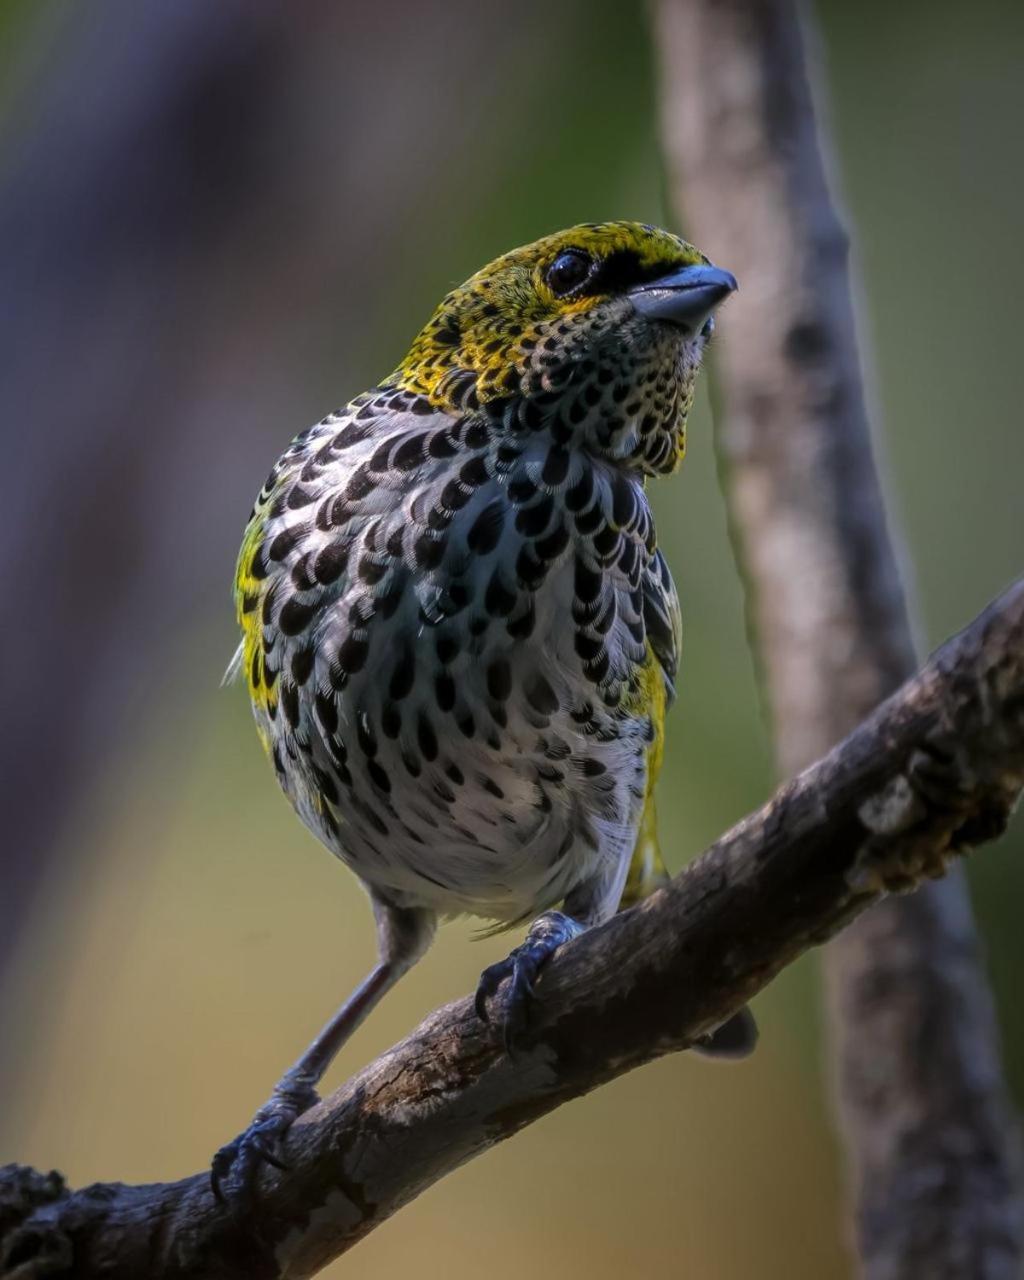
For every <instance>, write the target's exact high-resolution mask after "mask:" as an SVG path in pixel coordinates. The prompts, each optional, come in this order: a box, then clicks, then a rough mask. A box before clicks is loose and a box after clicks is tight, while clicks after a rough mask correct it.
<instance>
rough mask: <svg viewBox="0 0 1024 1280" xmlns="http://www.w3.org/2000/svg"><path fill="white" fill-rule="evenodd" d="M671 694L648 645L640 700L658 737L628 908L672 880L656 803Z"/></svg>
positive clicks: (626, 895)
mask: <svg viewBox="0 0 1024 1280" xmlns="http://www.w3.org/2000/svg"><path fill="white" fill-rule="evenodd" d="M667 703H668V696H667V691H666V688H665V674H664V672H663V670H662V667H661V663H660V662H659V661H658V659H657V657H656V656H655V654H654V652H653V650H652V649H650V648H648V661H647V664H646V666H645V667H644V670H643V673H642V674H641V677H640V682H639V685H638V688H637V694H636V704H637V706H638V707H639V706H642V707H643V708H644V709H646V710H647V712H648V714H649V715H650V717H651V722H652V723H653V725H654V738H653V740H652V741H651V745H650V746H649V747H648V748H647V795H646V798H645V800H644V811H643V816H642V817H641V819H640V829H639V831H638V832H637V838H636V845H635V847H634V849H633V858H632V861H631V862H630V864H629V875H628V876H627V878H626V887H625V888H624V889H623V891H622V898H621V900H620V902H619V909H620V910H624V909H625V908H626V907H631V906H633V905H634V903H637V902H640V901H641V900H642V899H644V898H646V897H648V896H649V895H650V894H652V893H653V892H654V891H655V889H659V888H661V886H662V885H663V884H667V883H668V880H669V874H668V870H667V868H666V866H665V862H664V859H663V858H662V856H661V846H660V845H659V843H658V815H657V809H656V807H655V803H654V788H655V785H656V783H657V781H658V774H659V773H660V772H661V763H662V759H663V757H664V754H665V711H666V709H667Z"/></svg>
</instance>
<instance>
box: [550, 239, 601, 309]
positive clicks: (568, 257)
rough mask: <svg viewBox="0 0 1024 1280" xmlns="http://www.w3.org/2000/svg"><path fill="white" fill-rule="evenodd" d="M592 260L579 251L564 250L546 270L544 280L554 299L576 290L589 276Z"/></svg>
mask: <svg viewBox="0 0 1024 1280" xmlns="http://www.w3.org/2000/svg"><path fill="white" fill-rule="evenodd" d="M593 265H594V260H593V258H591V257H590V255H589V254H587V253H584V252H583V251H582V250H581V249H566V250H565V252H564V253H560V254H559V255H558V257H557V258H556V259H555V260H554V262H552V264H551V266H550V267H548V269H547V275H546V277H545V278H546V279H547V282H548V285H549V287H550V289H551V292H552V293H553V294H554V295H555V296H556V297H559V298H561V297H564V296H565V294H567V293H572V291H573V289H578V288H579V286H580V285H581V284H583V282H584V281H585V280H586V279H587V277H588V276H589V275H590V272H591V269H592V268H593Z"/></svg>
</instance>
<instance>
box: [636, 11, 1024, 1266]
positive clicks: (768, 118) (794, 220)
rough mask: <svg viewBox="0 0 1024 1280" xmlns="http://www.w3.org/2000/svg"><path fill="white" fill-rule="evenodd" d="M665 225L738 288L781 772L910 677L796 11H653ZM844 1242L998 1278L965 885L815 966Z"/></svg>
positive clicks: (998, 1211) (873, 922) (750, 528)
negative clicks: (849, 1228)
mask: <svg viewBox="0 0 1024 1280" xmlns="http://www.w3.org/2000/svg"><path fill="white" fill-rule="evenodd" d="M653 17H654V25H655V33H656V44H657V52H658V54H659V57H660V61H661V89H662V96H661V105H662V113H663V116H662V124H663V133H664V140H665V148H666V154H667V158H668V164H669V170H670V175H671V185H672V191H673V195H674V198H675V202H676V207H677V210H678V212H679V215H680V217H681V218H682V220H683V222H684V225H685V226H686V228H687V229H688V231H689V233H691V234H692V236H693V238H694V240H695V241H696V242H697V243H698V244H699V245H700V246H701V248H702V249H703V250H704V251H705V252H707V253H708V254H709V255H711V257H712V258H713V259H714V260H715V261H717V262H719V263H721V264H722V265H723V266H726V267H728V268H729V269H730V270H732V271H734V272H735V273H736V275H737V277H738V279H739V281H740V290H741V292H740V295H739V297H738V298H737V299H736V301H735V303H734V304H733V305H731V306H730V307H729V309H728V314H727V317H726V319H725V321H724V323H723V325H722V327H721V331H722V334H723V337H722V341H721V346H720V348H719V356H718V367H719V371H720V375H721V387H722V392H723V398H724V412H723V414H721V415H720V421H719V423H718V432H719V434H718V443H719V448H720V451H721V457H722V460H723V464H724V465H723V470H724V476H725V482H726V489H727V495H728V499H729V504H730V508H731V519H732V522H733V526H734V532H735V535H736V540H737V543H738V550H739V556H740V560H741V563H742V568H743V572H744V575H745V579H746V583H747V588H748V593H749V608H750V612H751V616H752V619H753V623H754V630H755V632H756V635H757V639H758V649H759V659H760V662H761V663H762V664H763V670H764V675H765V678H766V683H767V688H768V693H769V699H770V702H771V708H772V717H773V725H774V735H775V744H776V752H777V758H778V764H779V768H780V771H781V772H782V774H783V775H784V776H785V775H789V774H791V773H794V772H796V771H797V770H799V769H802V768H803V767H804V766H806V765H807V764H808V763H809V762H810V761H811V760H813V759H814V758H815V757H816V756H817V755H819V754H820V753H821V752H823V751H825V750H827V749H828V747H829V746H831V745H832V744H833V743H834V742H836V741H837V740H838V739H839V738H840V737H841V736H842V735H843V734H845V733H847V732H849V730H850V729H851V728H852V726H853V725H855V724H856V723H857V722H858V721H859V720H860V719H861V718H862V717H863V716H864V715H865V714H866V713H867V712H868V711H869V710H870V709H871V708H872V707H873V706H875V705H876V704H877V703H878V702H879V701H880V700H881V699H882V698H883V697H884V696H886V695H887V694H888V693H890V692H891V691H892V690H893V689H894V688H895V687H896V686H897V684H898V683H899V682H900V681H901V680H902V679H904V678H905V677H906V676H907V674H908V673H909V672H910V671H911V670H912V669H913V666H914V649H913V644H912V638H911V633H910V627H909V624H908V620H907V611H906V605H905V601H904V598H903V595H902V592H901V589H900V584H899V576H898V573H897V569H896V562H895V557H894V554H893V549H892V545H891V542H890V539H889V535H888V533H887V531H886V522H885V515H884V510H883V504H882V499H881V494H880V491H879V486H878V479H877V475H876V472H875V466H874V462H873V459H872V451H871V440H870V433H869V427H868V420H867V413H866V410H865V402H864V393H863V388H862V383H861V376H860V369H859V360H858V353H857V346H856V339H855V334H854V323H853V308H852V304H851V296H850V284H849V271H848V264H847V239H846V235H845V233H844V231H843V229H842V227H841V225H840V223H839V220H838V218H837V216H836V214H835V211H834V209H833V206H832V203H831V201H830V198H829V193H828V189H827V184H826V178H825V166H824V163H823V159H822V155H821V152H820V150H819V138H820V136H821V134H822V132H823V129H822V124H821V121H820V120H819V121H817V122H816V121H815V117H814V110H813V105H812V100H811V93H810V89H809V86H808V82H807V72H806V67H805V61H804V51H803V46H802V41H801V31H800V26H799V23H798V14H797V11H796V9H795V7H794V5H793V4H792V3H790V0H770V2H769V0H656V2H655V3H654V5H653ZM826 969H827V973H828V982H829V989H830V995H831V1000H830V1004H831V1014H832V1018H831V1031H832V1040H833V1051H834V1054H835V1058H836V1064H837V1068H838V1086H837V1087H838V1093H839V1106H840V1112H841V1117H842V1124H843V1132H844V1136H845V1139H846V1142H847V1145H848V1149H849V1154H850V1157H851V1160H852V1164H853V1167H854V1171H855V1177H856V1184H857V1185H856V1195H857V1202H858V1208H857V1237H858V1243H859V1250H860V1254H861V1259H862V1264H863V1268H864V1274H865V1275H866V1276H869V1277H871V1280H897V1278H899V1280H921V1278H923V1277H926V1276H927V1277H928V1280H942V1277H949V1278H950V1280H953V1277H956V1278H958V1280H959V1278H962V1277H965V1276H971V1277H979V1278H983V1277H984V1278H987V1280H997V1278H999V1280H1002V1278H1004V1277H1005V1278H1006V1280H1010V1277H1017V1276H1018V1275H1019V1274H1020V1267H1021V1205H1020V1199H1019V1195H1020V1187H1019V1183H1018V1171H1017V1143H1016V1131H1015V1126H1014V1123H1013V1120H1012V1118H1011V1115H1010V1111H1009V1107H1008V1103H1007V1099H1006V1096H1005V1091H1004V1087H1003V1083H1002V1076H1001V1069H1000V1061H999V1046H998V1037H997V1032H996V1026H995V1019H994V1016H993V1010H992V1003H991V999H990V996H989V992H988V989H987V986H986V981H985V977H984V974H983V970H982V965H981V962H980V958H979V954H978V947H977V941H976V938H975V935H974V929H973V925H972V920H971V910H970V905H969V901H968V897H967V889H966V884H965V882H964V880H963V878H962V876H960V875H954V876H951V877H950V878H949V879H948V880H947V881H945V882H944V883H942V884H941V885H935V886H933V887H931V888H929V889H928V890H926V891H925V892H922V893H920V894H916V895H914V896H913V897H910V898H902V897H892V898H889V899H888V900H887V901H886V902H883V903H882V904H881V905H880V906H879V907H877V908H876V909H875V910H873V911H871V912H869V913H868V914H867V915H865V916H864V917H863V918H862V919H861V920H859V921H858V922H857V923H856V924H855V925H854V926H853V927H851V928H850V929H848V930H846V931H845V932H844V933H843V934H842V935H841V936H840V937H839V938H838V939H837V940H836V941H835V942H833V943H832V944H831V946H830V947H829V950H828V952H827V960H826Z"/></svg>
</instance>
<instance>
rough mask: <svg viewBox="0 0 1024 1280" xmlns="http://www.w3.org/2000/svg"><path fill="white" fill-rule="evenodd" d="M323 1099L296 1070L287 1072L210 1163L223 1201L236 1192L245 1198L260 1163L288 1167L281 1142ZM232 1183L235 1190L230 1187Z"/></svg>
mask: <svg viewBox="0 0 1024 1280" xmlns="http://www.w3.org/2000/svg"><path fill="white" fill-rule="evenodd" d="M319 1101H320V1095H319V1094H318V1093H317V1091H316V1090H315V1089H314V1088H313V1086H312V1084H310V1082H309V1080H308V1079H306V1078H305V1077H303V1076H302V1075H301V1073H299V1072H296V1071H294V1070H293V1071H288V1072H286V1073H285V1074H284V1075H283V1076H282V1077H281V1079H280V1080H279V1081H278V1082H277V1084H276V1085H275V1086H274V1092H273V1093H272V1094H271V1095H270V1098H269V1100H268V1101H267V1102H265V1103H264V1104H263V1106H262V1107H260V1109H259V1111H257V1112H256V1114H255V1115H254V1116H253V1119H252V1124H250V1125H249V1127H248V1129H246V1130H245V1131H244V1132H242V1133H240V1134H239V1135H238V1137H237V1138H232V1140H231V1141H230V1142H228V1143H226V1144H225V1145H224V1146H223V1147H221V1149H220V1150H219V1151H218V1152H217V1154H216V1155H215V1156H214V1157H213V1160H212V1161H211V1162H210V1186H211V1187H212V1189H213V1195H214V1198H215V1199H216V1200H218V1201H219V1202H220V1203H221V1204H224V1203H226V1202H227V1200H228V1198H229V1196H232V1197H233V1195H235V1194H237V1195H238V1196H239V1197H240V1198H245V1197H246V1196H247V1195H248V1194H249V1192H250V1191H251V1189H252V1184H253V1178H254V1176H255V1174H256V1171H257V1169H258V1168H259V1166H260V1165H261V1164H264V1163H265V1164H269V1165H273V1167H274V1168H275V1169H287V1168H288V1166H287V1164H285V1162H284V1160H282V1158H281V1154H280V1150H281V1142H282V1139H283V1138H284V1136H285V1134H286V1133H287V1132H288V1130H289V1129H290V1128H291V1126H292V1124H293V1122H294V1121H295V1120H296V1119H297V1117H299V1116H301V1115H302V1114H303V1112H305V1111H308V1110H309V1109H310V1107H312V1106H315V1105H316V1103H318V1102H319ZM229 1183H231V1184H233V1186H234V1192H232V1191H231V1189H230V1188H229V1185H228V1184H229Z"/></svg>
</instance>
